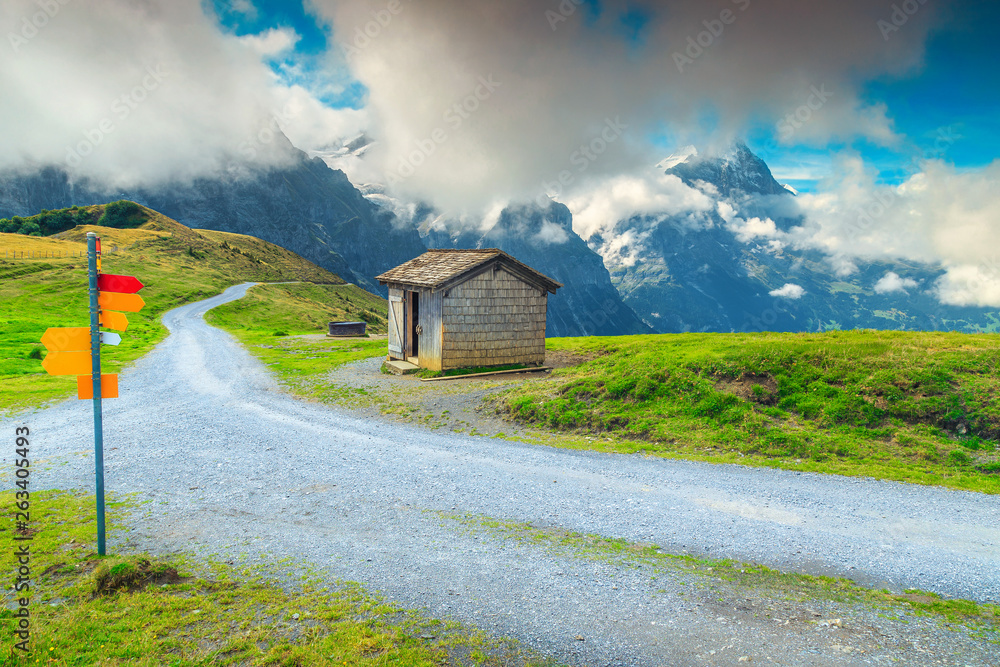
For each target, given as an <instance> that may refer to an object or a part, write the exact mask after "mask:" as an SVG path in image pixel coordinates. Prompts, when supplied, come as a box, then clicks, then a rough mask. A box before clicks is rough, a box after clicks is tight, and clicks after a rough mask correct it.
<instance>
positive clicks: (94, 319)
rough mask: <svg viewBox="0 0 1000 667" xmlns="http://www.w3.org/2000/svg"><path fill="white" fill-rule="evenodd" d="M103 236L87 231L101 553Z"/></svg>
mask: <svg viewBox="0 0 1000 667" xmlns="http://www.w3.org/2000/svg"><path fill="white" fill-rule="evenodd" d="M98 243H99V239H98V238H97V235H96V234H94V232H88V233H87V264H88V268H89V273H90V355H91V359H92V362H93V368H92V373H93V376H92V379H93V382H94V385H93V386H94V474H95V476H96V478H97V553H98V554H99V555H101V556H103V555H104V427H103V424H102V423H101V309H100V307H99V306H98V304H97V298H98V289H97V274H98V273H99V272H100V263H101V259H100V251H99V248H100V246H99V245H98Z"/></svg>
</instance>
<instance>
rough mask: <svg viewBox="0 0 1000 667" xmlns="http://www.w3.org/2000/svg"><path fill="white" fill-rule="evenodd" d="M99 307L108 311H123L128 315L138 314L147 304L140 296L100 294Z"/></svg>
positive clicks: (117, 293)
mask: <svg viewBox="0 0 1000 667" xmlns="http://www.w3.org/2000/svg"><path fill="white" fill-rule="evenodd" d="M97 305H99V306H100V307H101V308H105V309H107V310H122V311H125V312H126V313H138V312H139V311H140V310H142V307H143V306H145V305H146V302H145V301H143V300H142V297H141V296H139V295H138V294H122V293H120V292H100V293H99V294H98V296H97Z"/></svg>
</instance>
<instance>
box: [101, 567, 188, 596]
mask: <svg viewBox="0 0 1000 667" xmlns="http://www.w3.org/2000/svg"><path fill="white" fill-rule="evenodd" d="M181 581H182V579H181V577H180V576H179V575H178V574H177V569H176V568H174V567H172V566H169V565H162V564H157V563H153V562H151V561H149V560H148V559H146V558H139V559H137V560H134V561H133V560H121V561H119V562H111V563H109V562H104V563H101V565H100V566H99V567H98V568H97V569H96V570H95V571H94V590H95V593H94V594H95V595H107V594H110V593H114V592H116V591H121V590H124V591H135V590H139V589H141V588H143V587H145V586H148V585H150V584H176V583H180V582H181Z"/></svg>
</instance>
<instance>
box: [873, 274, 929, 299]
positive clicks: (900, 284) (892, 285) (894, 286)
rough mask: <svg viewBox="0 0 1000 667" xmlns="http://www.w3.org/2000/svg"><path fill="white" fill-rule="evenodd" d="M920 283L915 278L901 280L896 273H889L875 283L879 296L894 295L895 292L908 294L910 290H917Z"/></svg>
mask: <svg viewBox="0 0 1000 667" xmlns="http://www.w3.org/2000/svg"><path fill="white" fill-rule="evenodd" d="M917 285H919V283H918V282H917V281H916V280H914V279H913V278H901V277H900V276H899V274H897V273H896V272H894V271H889V272H888V273H886V274H885V275H884V276H882V278H880V279H879V281H878V282H877V283H875V292H876V293H877V294H892V293H893V292H904V293H905V292H906V290H908V289H915V288H916V287H917Z"/></svg>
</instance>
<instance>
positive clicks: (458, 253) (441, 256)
mask: <svg viewBox="0 0 1000 667" xmlns="http://www.w3.org/2000/svg"><path fill="white" fill-rule="evenodd" d="M496 258H500V260H501V261H503V262H504V263H507V264H508V265H509V266H511V268H513V269H515V270H519V272H521V273H525V274H527V276H528V277H531V278H534V281H535V282H537V283H539V284H541V285H544V286H545V287H546V289H548V290H549V291H551V292H553V293H554V292H555V291H556V289H558V288H560V287H562V284H560V283H557V282H556V281H554V280H552V279H551V278H549V277H548V276H545V275H543V274H541V273H539V272H538V271H535V270H534V269H533V268H531V267H530V266H528V265H526V264H522V263H521V262H519V261H517V260H516V259H514V258H513V257H511V256H510V255H508V254H507V253H505V252H504V251H502V250H498V249H496V248H486V249H483V250H428V251H427V252H425V253H424V254H423V255H420V256H419V257H416V258H414V259H411V260H410V261H409V262H406V263H405V264H400V265H399V266H397V267H396V268H394V269H389V270H388V271H386V272H385V273H383V274H382V275H380V276H375V279H376V280H378V281H379V282H381V283H383V284H385V283H398V284H403V285H413V286H416V287H429V288H431V289H436V288H438V287H440V286H442V285H444V284H445V283H449V282H452V281H453V280H455V279H456V278H459V277H460V276H462V275H464V274H466V273H469V272H471V271H473V270H475V269H477V268H479V267H480V266H482V265H484V264H486V263H488V262H490V261H492V260H494V259H496Z"/></svg>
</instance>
